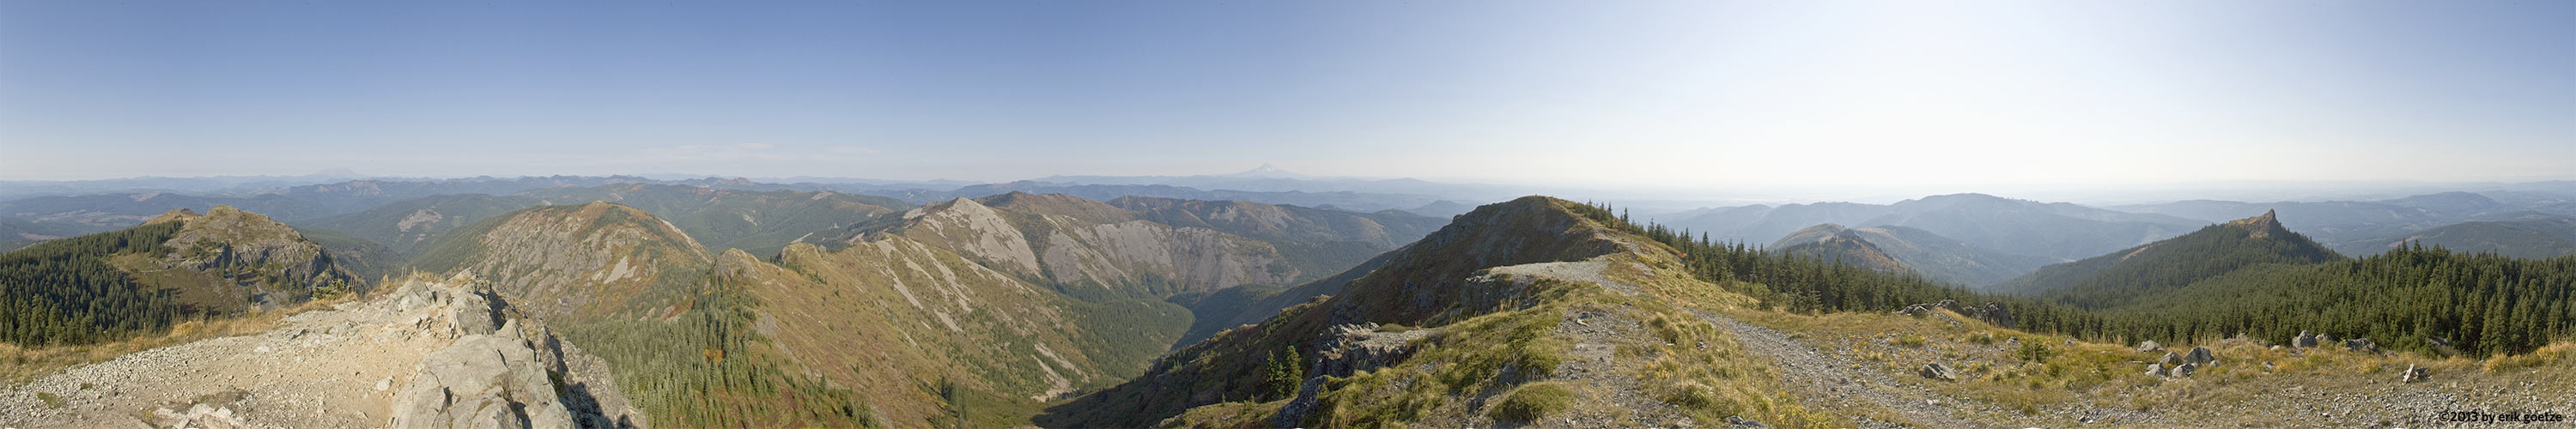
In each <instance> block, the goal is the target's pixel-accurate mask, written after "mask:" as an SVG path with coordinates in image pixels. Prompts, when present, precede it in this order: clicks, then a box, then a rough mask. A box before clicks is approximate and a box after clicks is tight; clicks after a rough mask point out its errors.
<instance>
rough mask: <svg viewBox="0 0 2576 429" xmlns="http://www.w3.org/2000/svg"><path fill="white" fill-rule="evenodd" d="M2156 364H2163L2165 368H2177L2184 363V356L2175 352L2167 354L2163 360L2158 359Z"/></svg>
mask: <svg viewBox="0 0 2576 429" xmlns="http://www.w3.org/2000/svg"><path fill="white" fill-rule="evenodd" d="M2156 362H2157V363H2163V364H2165V366H2176V365H2182V364H2183V363H2184V362H2183V360H2182V354H2181V353H2174V352H2165V357H2164V358H2163V359H2157V360H2156Z"/></svg>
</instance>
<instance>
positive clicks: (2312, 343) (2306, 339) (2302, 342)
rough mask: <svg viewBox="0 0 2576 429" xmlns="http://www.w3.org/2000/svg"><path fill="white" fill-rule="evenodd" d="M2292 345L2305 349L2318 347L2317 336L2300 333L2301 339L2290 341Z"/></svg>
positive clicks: (2306, 332) (2304, 332)
mask: <svg viewBox="0 0 2576 429" xmlns="http://www.w3.org/2000/svg"><path fill="white" fill-rule="evenodd" d="M2290 345H2291V346H2293V347H2298V348H2303V349H2304V348H2312V347H2316V346H2317V334H2311V333H2308V331H2299V338H2296V339H2292V340H2290Z"/></svg>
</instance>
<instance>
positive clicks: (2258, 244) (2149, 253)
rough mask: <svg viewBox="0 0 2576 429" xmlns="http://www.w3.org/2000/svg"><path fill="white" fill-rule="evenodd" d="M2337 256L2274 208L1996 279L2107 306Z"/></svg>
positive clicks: (2030, 291)
mask: <svg viewBox="0 0 2576 429" xmlns="http://www.w3.org/2000/svg"><path fill="white" fill-rule="evenodd" d="M2341 259H2343V256H2342V255H2338V254H2335V252H2334V251H2332V250H2327V249H2326V248H2325V246H2322V245H2318V244H2317V243H2316V242H2314V241H2309V240H2308V238H2307V236H2304V235H2299V233H2295V232H2290V230H2289V229H2287V228H2283V227H2282V226H2281V222H2280V220H2279V219H2276V218H2275V217H2274V216H2273V214H2272V212H2269V211H2266V212H2263V215H2261V216H2255V217H2251V218H2245V219H2240V220H2236V221H2232V222H2228V223H2226V224H2221V225H2211V226H2209V227H2206V228H2201V230H2200V231H2195V232H2192V233H2191V234H2186V235H2183V236H2181V237H2174V238H2172V239H2169V240H2164V241H2158V242H2154V243H2148V244H2147V245H2144V246H2138V247H2133V248H2129V249H2128V250H2123V251H2120V252H2116V253H2112V254H2108V255H2102V256H2096V257H2092V258H2087V259H2084V260H2081V261H2075V262H2068V263H2064V264H2057V265H2050V266H2047V267H2043V268H2040V269H2039V271H2034V272H2031V273H2030V274H2028V275H2025V276H2022V277H2021V278H2018V279H2013V281H2011V282H2006V283H2004V284H2002V285H2000V286H1997V289H1998V290H2001V291H2005V292H2010V293H2017V294H2023V295H2037V296H2045V297H2048V298H2050V299H2052V300H2055V301H2059V302H2064V303H2068V304H2073V305H2075V306H2078V307H2083V308H2106V307H2113V306H2118V305H2120V304H2124V303H2128V302H2130V301H2132V300H2135V299H2138V298H2139V297H2144V296H2148V295H2153V294H2155V293H2157V292H2163V291H2167V290H2172V289H2174V288H2179V287H2182V286H2183V285H2188V284H2191V283H2192V282H2196V281H2200V280H2201V279H2206V278H2210V277H2216V276H2218V275H2221V274H2226V273H2227V272H2229V271H2235V270H2238V269H2243V268H2247V267H2253V266H2257V265H2262V264H2293V265H2297V264H2316V263H2324V262H2331V261H2336V260H2341Z"/></svg>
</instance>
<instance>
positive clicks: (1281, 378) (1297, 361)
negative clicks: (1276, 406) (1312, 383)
mask: <svg viewBox="0 0 2576 429" xmlns="http://www.w3.org/2000/svg"><path fill="white" fill-rule="evenodd" d="M1303 362H1304V359H1301V358H1298V357H1297V346H1285V347H1281V350H1280V353H1274V354H1271V355H1270V363H1269V365H1266V368H1264V371H1263V372H1264V373H1265V374H1264V376H1263V377H1262V381H1261V390H1262V393H1263V396H1262V399H1263V400H1279V399H1287V398H1288V397H1290V396H1294V395H1296V394H1297V384H1298V383H1300V382H1303V381H1304V380H1305V378H1306V377H1305V375H1306V371H1305V365H1304V364H1303Z"/></svg>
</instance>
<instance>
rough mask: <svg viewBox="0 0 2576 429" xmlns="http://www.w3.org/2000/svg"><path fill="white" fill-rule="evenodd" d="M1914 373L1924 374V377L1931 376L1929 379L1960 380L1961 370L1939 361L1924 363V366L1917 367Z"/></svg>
mask: <svg viewBox="0 0 2576 429" xmlns="http://www.w3.org/2000/svg"><path fill="white" fill-rule="evenodd" d="M1914 374H1915V375H1920V376H1923V378H1929V379H1934V380H1944V381H1958V380H1959V372H1958V371H1956V370H1952V369H1950V367H1949V366H1948V365H1942V364H1940V363H1938V362H1934V363H1927V364H1923V367H1922V368H1916V369H1915V370H1914Z"/></svg>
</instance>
